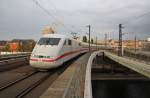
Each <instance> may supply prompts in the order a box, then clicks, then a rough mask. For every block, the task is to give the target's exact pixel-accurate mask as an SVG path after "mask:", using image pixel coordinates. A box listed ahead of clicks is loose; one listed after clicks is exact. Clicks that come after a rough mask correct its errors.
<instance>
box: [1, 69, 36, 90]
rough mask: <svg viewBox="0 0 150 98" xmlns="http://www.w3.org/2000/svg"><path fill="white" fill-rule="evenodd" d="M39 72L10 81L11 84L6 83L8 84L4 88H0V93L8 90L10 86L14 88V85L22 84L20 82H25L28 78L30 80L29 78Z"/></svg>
mask: <svg viewBox="0 0 150 98" xmlns="http://www.w3.org/2000/svg"><path fill="white" fill-rule="evenodd" d="M37 72H38V71H34V72H32V73H30V74H27V75H24V76H21V77H19V78H17V79H15V80H12V81H9V82H8V83H6V84H3V85H2V86H0V91H2V90H4V89H6V88H8V87H10V86H12V85H14V84H16V83H18V82H20V81H23V80H24V79H26V78H28V77H30V76H32V75H34V74H36V73H37Z"/></svg>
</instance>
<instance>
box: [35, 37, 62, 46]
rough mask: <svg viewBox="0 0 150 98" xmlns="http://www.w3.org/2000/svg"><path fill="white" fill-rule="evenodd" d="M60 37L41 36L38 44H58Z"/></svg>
mask: <svg viewBox="0 0 150 98" xmlns="http://www.w3.org/2000/svg"><path fill="white" fill-rule="evenodd" d="M59 42H60V38H41V39H40V40H39V42H38V45H58V44H59Z"/></svg>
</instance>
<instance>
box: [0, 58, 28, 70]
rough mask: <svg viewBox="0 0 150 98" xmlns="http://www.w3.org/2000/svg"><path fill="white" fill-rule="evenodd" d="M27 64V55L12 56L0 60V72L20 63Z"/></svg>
mask: <svg viewBox="0 0 150 98" xmlns="http://www.w3.org/2000/svg"><path fill="white" fill-rule="evenodd" d="M25 64H29V58H28V57H21V58H12V59H8V60H2V61H0V72H2V71H6V70H10V69H13V68H16V67H19V66H21V65H25Z"/></svg>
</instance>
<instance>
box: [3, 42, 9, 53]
mask: <svg viewBox="0 0 150 98" xmlns="http://www.w3.org/2000/svg"><path fill="white" fill-rule="evenodd" d="M4 51H7V52H10V45H9V44H6V46H5V49H4Z"/></svg>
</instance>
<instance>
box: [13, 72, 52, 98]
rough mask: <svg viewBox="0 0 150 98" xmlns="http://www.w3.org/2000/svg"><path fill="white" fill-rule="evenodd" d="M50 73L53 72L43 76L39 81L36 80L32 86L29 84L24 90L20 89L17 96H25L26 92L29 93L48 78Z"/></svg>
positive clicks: (17, 97) (18, 97)
mask: <svg viewBox="0 0 150 98" xmlns="http://www.w3.org/2000/svg"><path fill="white" fill-rule="evenodd" d="M50 75H52V73H49V74H47V75H45V76H43V77H42V78H40V79H39V80H38V81H36V82H35V83H34V84H31V85H30V86H28V87H27V88H25V89H24V90H22V91H20V92H19V94H18V95H16V97H15V98H22V97H23V96H25V95H26V94H28V93H29V92H30V91H32V90H33V89H34V88H36V87H37V86H39V85H40V84H41V83H42V82H44V81H45V80H47V78H48V77H49V76H50Z"/></svg>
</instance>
